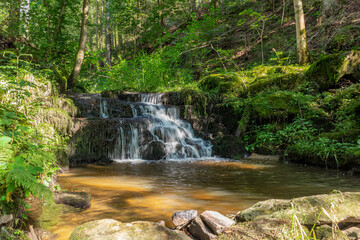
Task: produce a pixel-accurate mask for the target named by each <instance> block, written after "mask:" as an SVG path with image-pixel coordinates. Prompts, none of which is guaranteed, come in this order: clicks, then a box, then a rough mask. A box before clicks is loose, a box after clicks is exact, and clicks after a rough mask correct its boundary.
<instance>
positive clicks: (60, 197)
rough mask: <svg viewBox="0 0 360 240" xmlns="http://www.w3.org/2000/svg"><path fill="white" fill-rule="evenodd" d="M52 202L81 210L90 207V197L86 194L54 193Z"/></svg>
mask: <svg viewBox="0 0 360 240" xmlns="http://www.w3.org/2000/svg"><path fill="white" fill-rule="evenodd" d="M54 200H55V202H56V203H58V204H65V205H69V206H72V207H75V208H81V209H87V208H89V207H90V205H91V204H90V200H91V195H90V194H88V193H86V192H67V191H65V192H56V193H54Z"/></svg>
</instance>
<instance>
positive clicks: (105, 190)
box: [32, 161, 360, 239]
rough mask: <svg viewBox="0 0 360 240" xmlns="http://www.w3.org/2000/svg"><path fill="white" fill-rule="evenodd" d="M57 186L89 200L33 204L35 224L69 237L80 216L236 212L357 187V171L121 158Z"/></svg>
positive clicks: (65, 177)
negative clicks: (82, 204) (84, 204)
mask: <svg viewBox="0 0 360 240" xmlns="http://www.w3.org/2000/svg"><path fill="white" fill-rule="evenodd" d="M58 180H59V182H60V185H61V187H62V189H67V190H76V191H87V192H89V193H90V194H91V195H92V201H91V203H92V206H91V208H90V209H87V210H85V211H82V212H80V211H78V210H75V209H73V208H71V207H66V206H62V205H55V206H50V207H47V208H42V209H37V208H34V211H33V213H32V217H34V218H36V219H38V220H37V222H36V225H37V227H40V228H43V229H47V230H51V231H53V232H55V233H57V234H58V236H59V237H58V239H68V237H69V236H70V234H71V232H72V230H73V229H74V228H75V227H76V226H77V225H80V224H82V223H84V222H87V221H91V220H96V219H102V218H113V219H117V220H119V221H123V222H129V221H135V220H150V221H159V220H165V221H166V223H167V224H168V225H170V224H171V223H170V220H171V214H172V212H174V211H178V210H185V209H196V210H198V211H200V212H201V211H204V210H207V209H211V210H216V211H219V212H221V213H223V214H228V213H236V212H238V211H239V210H242V209H245V208H247V207H249V206H251V205H252V204H254V203H255V202H257V201H260V200H265V199H268V198H293V197H299V196H305V195H311V194H320V193H330V192H331V191H332V190H333V189H338V190H341V191H360V183H359V181H358V180H359V179H358V178H357V177H352V176H343V175H340V174H338V173H337V172H335V171H330V170H329V171H327V170H323V169H316V168H309V167H302V166H298V165H280V164H278V163H271V162H270V163H267V164H263V163H262V164H252V163H250V162H231V161H187V162H180V161H163V162H146V161H138V162H131V161H126V162H125V161H124V162H119V163H113V164H111V165H108V166H93V165H89V166H87V167H83V168H74V169H71V171H70V172H69V173H67V174H61V175H59V177H58Z"/></svg>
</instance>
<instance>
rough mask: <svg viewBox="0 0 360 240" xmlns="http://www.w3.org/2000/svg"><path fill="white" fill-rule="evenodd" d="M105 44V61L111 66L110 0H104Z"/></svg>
mask: <svg viewBox="0 0 360 240" xmlns="http://www.w3.org/2000/svg"><path fill="white" fill-rule="evenodd" d="M105 45H106V63H107V64H108V65H109V67H110V68H111V30H110V0H107V1H106V21H105Z"/></svg>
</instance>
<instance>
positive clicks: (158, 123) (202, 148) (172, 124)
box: [99, 93, 212, 160]
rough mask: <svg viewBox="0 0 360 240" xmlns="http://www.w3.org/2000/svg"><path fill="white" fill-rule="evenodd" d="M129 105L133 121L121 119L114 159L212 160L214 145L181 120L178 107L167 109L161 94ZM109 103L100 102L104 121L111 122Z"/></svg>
mask: <svg viewBox="0 0 360 240" xmlns="http://www.w3.org/2000/svg"><path fill="white" fill-rule="evenodd" d="M140 99H141V102H125V103H124V102H123V103H124V104H129V105H130V108H131V112H132V117H130V118H118V121H119V124H118V125H117V127H116V128H117V131H116V136H115V144H114V148H113V149H112V150H111V151H109V153H108V154H109V156H108V157H110V158H111V159H116V160H123V159H147V160H160V159H168V160H169V159H186V158H206V157H211V152H212V151H211V148H212V145H211V144H210V142H208V141H205V140H203V139H201V138H197V137H196V136H195V133H194V131H193V129H192V127H191V124H190V123H188V122H185V121H183V120H181V119H180V111H179V109H178V108H177V107H175V106H170V105H163V104H162V102H161V101H162V95H161V94H155V93H152V94H151V93H150V94H141V95H140ZM109 112H111V111H109V109H108V103H107V100H106V99H101V100H100V114H99V115H100V117H101V118H105V119H106V118H111V114H110V113H109Z"/></svg>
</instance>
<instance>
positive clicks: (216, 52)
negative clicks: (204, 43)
mask: <svg viewBox="0 0 360 240" xmlns="http://www.w3.org/2000/svg"><path fill="white" fill-rule="evenodd" d="M209 45H210V47H211V48H212V49H213V50H214V51H215V52H216V53H217V55H218V56H219V59H220V61H221V64H222V65H223V67H224V69H225V71H226V72H227V68H226V66H225V64H224V62H223V60H222V59H221V55H220V53H219V52H218V51H217V50H216V49H215V48H214V46H213V45H212V44H211V43H209Z"/></svg>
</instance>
